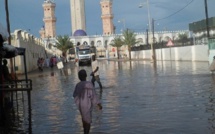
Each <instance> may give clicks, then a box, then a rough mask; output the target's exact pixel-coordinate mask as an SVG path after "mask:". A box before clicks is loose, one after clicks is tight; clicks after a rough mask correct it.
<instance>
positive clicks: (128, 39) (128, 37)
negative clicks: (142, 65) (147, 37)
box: [122, 29, 138, 60]
mask: <svg viewBox="0 0 215 134" xmlns="http://www.w3.org/2000/svg"><path fill="white" fill-rule="evenodd" d="M122 34H123V37H124V39H123V44H124V45H127V46H128V52H129V60H131V47H132V46H134V45H135V44H137V43H138V41H137V40H136V34H134V32H133V31H131V30H129V29H126V30H125V31H123V33H122Z"/></svg>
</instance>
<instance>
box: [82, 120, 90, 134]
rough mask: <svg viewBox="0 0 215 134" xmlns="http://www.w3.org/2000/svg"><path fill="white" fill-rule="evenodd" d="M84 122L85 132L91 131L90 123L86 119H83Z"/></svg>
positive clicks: (87, 133) (85, 133)
mask: <svg viewBox="0 0 215 134" xmlns="http://www.w3.org/2000/svg"><path fill="white" fill-rule="evenodd" d="M82 122H83V128H84V134H89V132H90V123H87V122H85V121H84V120H82Z"/></svg>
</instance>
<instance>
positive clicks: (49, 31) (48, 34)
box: [40, 0, 57, 38]
mask: <svg viewBox="0 0 215 134" xmlns="http://www.w3.org/2000/svg"><path fill="white" fill-rule="evenodd" d="M55 6H56V4H55V3H54V2H53V1H52V0H45V1H44V3H43V11H44V18H43V21H44V24H45V26H44V27H43V28H42V29H41V30H40V37H41V38H55V37H56V20H57V19H56V17H55Z"/></svg>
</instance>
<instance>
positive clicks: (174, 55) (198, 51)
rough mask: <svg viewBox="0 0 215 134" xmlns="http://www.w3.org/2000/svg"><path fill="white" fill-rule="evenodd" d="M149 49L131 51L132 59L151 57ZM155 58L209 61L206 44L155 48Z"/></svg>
mask: <svg viewBox="0 0 215 134" xmlns="http://www.w3.org/2000/svg"><path fill="white" fill-rule="evenodd" d="M151 52H152V51H151V50H142V51H132V52H131V58H132V59H151V56H152V54H151ZM156 58H157V60H175V61H209V53H208V45H195V46H184V47H172V48H171V47H170V48H163V49H156Z"/></svg>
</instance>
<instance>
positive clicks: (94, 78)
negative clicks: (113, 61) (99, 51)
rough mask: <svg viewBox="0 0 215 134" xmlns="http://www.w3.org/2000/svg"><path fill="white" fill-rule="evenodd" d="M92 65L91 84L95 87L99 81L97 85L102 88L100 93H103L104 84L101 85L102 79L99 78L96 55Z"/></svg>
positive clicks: (93, 57)
mask: <svg viewBox="0 0 215 134" xmlns="http://www.w3.org/2000/svg"><path fill="white" fill-rule="evenodd" d="M91 65H92V73H91V76H92V79H91V82H92V83H93V86H95V81H97V83H98V84H99V87H100V91H102V83H101V81H100V77H99V67H98V62H97V60H96V56H95V55H93V56H92V63H91Z"/></svg>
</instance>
